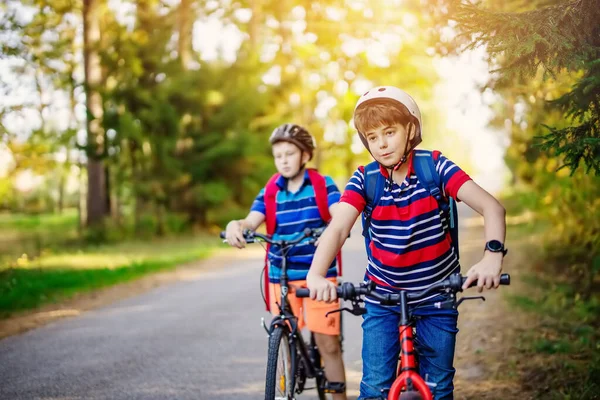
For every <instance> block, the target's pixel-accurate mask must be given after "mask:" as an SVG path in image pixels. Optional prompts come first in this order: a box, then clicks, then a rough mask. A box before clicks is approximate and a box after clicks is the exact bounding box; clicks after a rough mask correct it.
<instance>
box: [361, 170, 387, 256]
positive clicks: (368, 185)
mask: <svg viewBox="0 0 600 400" xmlns="http://www.w3.org/2000/svg"><path fill="white" fill-rule="evenodd" d="M364 186H365V193H366V195H367V199H366V204H365V208H364V210H363V213H362V225H363V232H362V234H363V236H364V237H365V245H366V248H367V251H368V250H369V244H370V243H371V234H370V232H369V228H370V226H371V217H372V214H373V210H374V209H375V207H377V204H379V199H381V196H382V195H383V189H384V186H385V180H384V179H383V175H382V174H381V171H380V170H379V163H378V162H377V161H373V162H371V163H370V164H367V165H366V166H365V168H364Z"/></svg>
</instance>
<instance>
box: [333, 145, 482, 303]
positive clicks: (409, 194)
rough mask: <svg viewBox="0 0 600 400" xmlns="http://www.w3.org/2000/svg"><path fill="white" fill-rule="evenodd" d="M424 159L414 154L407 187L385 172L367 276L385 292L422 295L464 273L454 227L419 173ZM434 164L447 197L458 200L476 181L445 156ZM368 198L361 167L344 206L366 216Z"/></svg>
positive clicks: (372, 230)
mask: <svg viewBox="0 0 600 400" xmlns="http://www.w3.org/2000/svg"><path fill="white" fill-rule="evenodd" d="M419 156H429V155H428V153H427V152H421V151H420V150H414V151H413V152H411V154H410V156H409V160H408V173H407V176H406V178H405V179H404V181H403V182H402V183H401V184H397V183H396V182H392V185H391V187H390V181H389V179H388V178H389V174H388V172H387V170H386V169H385V168H383V167H380V173H381V174H383V176H384V177H385V178H386V179H385V187H384V190H383V193H382V196H381V198H380V200H379V202H378V203H377V205H376V207H375V208H374V209H373V212H372V217H371V225H370V227H369V230H370V233H371V243H370V245H369V248H368V249H367V256H368V264H367V269H366V275H365V279H370V280H372V281H374V282H375V283H377V289H378V291H380V292H391V293H393V292H395V291H396V290H397V289H406V290H422V289H425V288H427V287H428V286H430V285H432V284H434V283H436V282H438V281H441V280H443V279H445V278H446V277H448V275H450V274H452V273H455V272H458V271H459V270H460V265H459V262H458V257H457V255H456V253H455V252H454V249H453V248H452V245H451V239H450V231H449V226H448V224H449V221H448V220H447V218H446V217H445V216H444V214H443V213H442V212H441V210H440V208H439V206H438V203H437V201H436V199H435V198H434V197H433V196H431V194H430V193H429V191H428V190H427V189H426V188H425V186H424V185H422V184H421V182H420V181H419V179H418V178H417V175H416V173H415V171H414V169H413V166H412V163H413V157H419ZM433 158H434V164H435V167H436V170H437V172H438V173H439V175H440V178H441V182H442V190H443V193H444V195H445V196H447V197H453V198H455V199H456V198H457V193H458V190H459V189H460V187H461V186H462V185H463V184H464V183H465V182H467V181H468V180H470V179H471V178H470V177H469V176H468V175H467V174H466V173H465V172H464V171H462V170H461V169H460V168H459V167H458V166H457V165H456V164H454V163H453V162H452V161H450V160H449V159H447V158H446V157H444V156H443V155H442V154H441V153H440V152H439V151H434V152H433ZM366 198H367V197H366V192H365V185H364V167H363V166H360V167H358V169H357V170H356V171H355V172H354V174H353V175H352V177H351V178H350V181H349V182H348V184H347V185H346V189H345V191H344V194H343V196H342V198H341V200H340V201H341V202H345V203H348V204H350V205H352V206H354V207H355V208H356V209H357V210H358V211H359V212H362V211H363V210H364V208H365V204H366V201H367V200H366ZM375 202H377V201H376V199H375Z"/></svg>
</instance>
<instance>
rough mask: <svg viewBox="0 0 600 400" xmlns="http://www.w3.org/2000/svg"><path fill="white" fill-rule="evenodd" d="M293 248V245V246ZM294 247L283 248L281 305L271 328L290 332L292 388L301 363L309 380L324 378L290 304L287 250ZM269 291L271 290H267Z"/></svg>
mask: <svg viewBox="0 0 600 400" xmlns="http://www.w3.org/2000/svg"><path fill="white" fill-rule="evenodd" d="M292 246H293V245H292ZM292 246H287V247H286V246H282V249H281V252H282V255H283V257H282V260H281V273H280V275H279V285H280V287H281V297H280V303H279V314H278V315H276V316H275V317H274V318H273V319H272V320H271V324H270V328H269V332H272V331H273V329H274V328H275V327H277V326H282V327H284V328H285V329H288V330H289V343H290V350H291V352H290V353H291V363H292V371H294V374H293V375H292V385H291V387H293V388H295V387H296V373H295V372H296V371H297V368H298V366H299V364H298V362H299V361H301V362H303V363H304V367H305V371H306V377H307V378H309V379H312V378H316V377H318V376H319V377H321V376H323V377H324V372H323V370H322V369H317V368H316V367H315V365H314V361H313V360H312V358H311V356H310V354H309V349H308V348H307V346H306V343H305V342H304V338H303V337H302V335H301V333H299V332H298V318H297V317H296V316H295V315H294V314H293V313H292V310H291V306H290V304H289V302H288V294H289V279H288V276H287V250H289V248H291V247H292ZM266 290H269V288H266ZM313 341H314V337H313V334H312V333H311V342H313ZM297 355H299V356H300V360H298V359H297Z"/></svg>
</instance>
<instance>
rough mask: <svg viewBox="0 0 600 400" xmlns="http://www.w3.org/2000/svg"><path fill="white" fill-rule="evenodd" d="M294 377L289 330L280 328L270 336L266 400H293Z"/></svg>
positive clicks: (274, 330)
mask: <svg viewBox="0 0 600 400" xmlns="http://www.w3.org/2000/svg"><path fill="white" fill-rule="evenodd" d="M293 375H294V371H292V355H291V352H290V342H289V337H288V330H287V329H285V328H283V327H281V326H279V327H276V328H275V329H273V331H272V332H271V336H269V354H268V359H267V377H266V381H265V400H279V399H281V400H292V399H293V398H294V388H293V387H292V383H293V381H294V379H293Z"/></svg>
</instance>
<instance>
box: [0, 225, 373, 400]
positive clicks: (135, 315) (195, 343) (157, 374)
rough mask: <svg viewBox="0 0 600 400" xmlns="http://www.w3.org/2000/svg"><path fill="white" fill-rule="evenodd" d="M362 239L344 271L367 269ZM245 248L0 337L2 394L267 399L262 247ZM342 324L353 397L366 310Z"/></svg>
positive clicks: (354, 275) (55, 399) (353, 276)
mask: <svg viewBox="0 0 600 400" xmlns="http://www.w3.org/2000/svg"><path fill="white" fill-rule="evenodd" d="M363 248H364V245H363V242H362V237H361V236H360V233H359V232H357V233H356V234H354V235H353V237H352V238H351V239H350V241H349V242H348V243H347V245H346V247H345V248H344V262H345V265H344V266H345V271H347V272H345V277H344V278H345V280H351V281H359V280H360V279H361V278H362V271H364V260H365V255H364V254H363V252H364V250H363ZM248 253H251V254H249V257H248V258H242V259H236V260H230V261H223V260H220V261H215V263H220V264H221V265H214V268H211V269H209V270H203V271H200V272H198V274H196V275H194V276H191V277H190V279H189V280H186V281H181V282H177V283H174V284H170V285H167V286H163V287H159V288H157V289H154V290H152V291H150V292H147V293H145V294H143V295H140V296H137V297H133V298H129V299H127V300H125V301H121V302H118V303H115V304H113V305H112V306H110V307H106V308H102V309H98V310H95V311H90V312H87V313H85V314H82V315H81V316H79V317H76V318H70V319H63V320H60V321H57V322H55V323H52V324H50V325H47V326H45V327H42V328H39V329H36V330H34V331H29V332H27V333H25V334H22V335H19V336H13V337H9V338H6V339H4V340H2V341H0V399H2V400H5V399H6V400H7V399H15V400H16V399H48V400H50V399H52V400H59V399H60V400H75V399H115V400H116V399H145V400H146V399H148V400H150V399H215V400H217V399H238V398H239V399H263V398H264V380H265V368H266V355H267V335H266V332H265V331H264V329H263V328H262V326H261V323H260V320H261V317H265V318H267V321H268V320H269V318H270V317H269V315H268V314H267V313H266V311H264V306H263V303H262V298H261V296H260V292H259V278H260V272H261V269H262V262H263V261H262V260H263V256H262V255H261V254H260V252H257V251H249V252H248ZM344 324H345V329H344V331H345V337H346V339H345V354H344V356H345V360H346V363H347V369H348V371H347V375H348V380H349V389H350V390H349V392H348V394H349V395H350V396H351V398H352V397H354V398H355V396H356V395H357V394H358V393H357V392H356V390H357V388H358V383H359V380H360V370H361V364H360V343H361V339H360V334H361V333H360V318H359V317H354V316H352V315H350V314H346V315H345V318H344ZM311 386H312V385H311ZM314 393H315V391H314V390H311V391H307V392H306V395H303V396H301V397H300V398H301V399H312V398H316V396H315V395H314Z"/></svg>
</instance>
